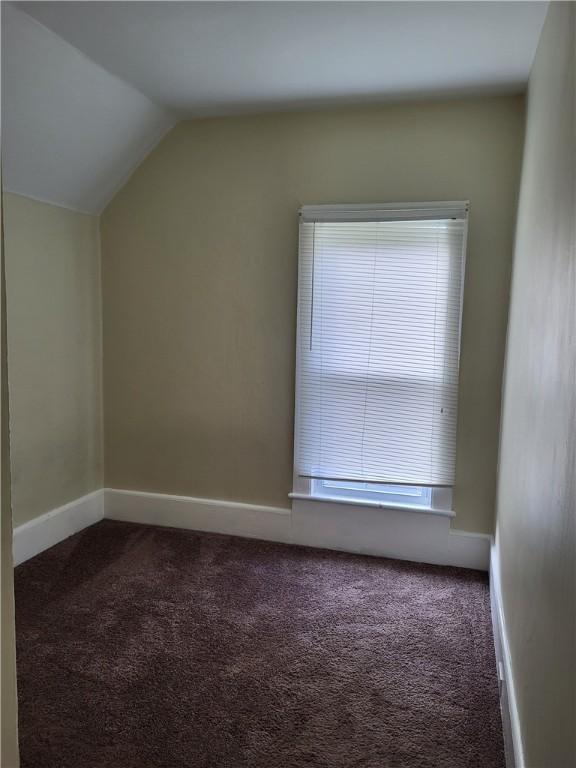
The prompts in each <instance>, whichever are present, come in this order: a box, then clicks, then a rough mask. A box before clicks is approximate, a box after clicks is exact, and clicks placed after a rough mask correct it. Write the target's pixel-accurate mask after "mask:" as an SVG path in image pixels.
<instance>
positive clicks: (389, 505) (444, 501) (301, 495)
mask: <svg viewBox="0 0 576 768" xmlns="http://www.w3.org/2000/svg"><path fill="white" fill-rule="evenodd" d="M292 487H293V491H292V493H289V494H288V497H289V498H290V499H297V500H301V501H319V502H324V503H330V504H345V505H347V506H353V507H371V508H372V509H396V510H399V511H402V512H417V513H420V514H422V515H443V516H444V517H455V515H456V513H455V512H454V511H453V509H452V488H432V501H431V505H430V506H429V507H424V506H415V505H414V504H400V503H398V502H384V501H371V500H370V499H361V498H358V499H352V498H345V497H343V496H329V495H325V494H320V493H317V492H314V491H313V480H312V479H311V478H309V477H300V476H299V475H298V474H297V473H296V471H294V473H293V479H292Z"/></svg>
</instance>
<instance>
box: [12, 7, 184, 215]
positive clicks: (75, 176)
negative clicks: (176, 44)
mask: <svg viewBox="0 0 576 768" xmlns="http://www.w3.org/2000/svg"><path fill="white" fill-rule="evenodd" d="M175 121H176V118H175V116H174V115H170V114H168V113H167V111H166V110H165V109H162V108H160V107H158V106H157V105H156V104H153V103H152V102H151V101H150V100H149V99H148V98H147V97H146V96H144V95H143V94H141V93H139V92H138V91H137V90H136V89H135V88H134V87H132V86H131V85H128V84H127V83H125V82H124V81H122V80H120V79H119V78H117V77H115V76H114V75H111V74H110V73H109V72H107V71H106V70H104V69H102V67H100V66H99V65H98V64H95V63H94V62H93V61H90V59H88V58H86V56H85V55H84V54H82V53H80V52H79V51H77V50H76V49H75V48H73V47H72V46H71V45H69V44H68V43H66V42H64V40H62V39H61V38H59V37H57V36H56V35H54V34H53V33H52V32H50V31H49V30H48V29H46V28H45V27H43V26H41V25H40V24H38V23H37V22H36V21H34V20H33V19H31V18H30V17H29V16H27V15H26V14H25V13H21V12H20V11H19V10H16V9H15V8H14V7H13V6H11V5H10V4H7V3H2V181H3V184H4V188H5V189H7V190H9V191H11V192H18V193H20V194H23V195H27V196H29V197H35V198H38V199H40V200H46V201H47V202H51V203H56V204H57V205H62V206H65V207H67V208H74V209H76V210H80V211H86V212H88V213H99V212H100V211H101V210H102V208H103V207H104V205H105V204H106V203H107V202H108V200H110V198H111V197H112V196H113V195H114V193H115V192H116V191H117V189H118V188H119V187H120V186H121V185H122V184H123V182H124V181H125V180H126V177H127V176H128V175H129V174H130V172H131V171H132V170H133V169H134V168H135V167H136V166H137V165H138V164H139V163H140V162H141V160H142V159H143V157H145V155H146V154H147V153H148V151H149V150H150V148H151V147H152V146H153V145H154V144H156V142H157V141H158V140H159V139H160V137H161V136H162V135H163V134H164V133H165V132H166V131H167V130H168V129H169V128H170V126H172V125H173V124H174V122H175Z"/></svg>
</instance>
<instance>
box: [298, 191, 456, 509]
mask: <svg viewBox="0 0 576 768" xmlns="http://www.w3.org/2000/svg"><path fill="white" fill-rule="evenodd" d="M462 208H464V210H465V212H466V227H465V230H464V241H463V268H464V270H465V262H466V247H467V237H468V212H469V201H446V202H424V203H422V202H421V203H382V204H380V203H376V204H366V205H363V204H350V205H348V204H342V205H311V206H303V207H302V208H301V209H300V212H299V216H300V220H307V217H312V219H313V220H318V218H317V217H318V216H321V217H322V220H324V221H339V220H340V221H342V220H345V221H363V220H375V219H377V220H386V219H390V220H395V221H398V220H401V219H404V220H425V219H426V218H427V216H426V215H425V214H424V215H423V212H425V211H428V212H429V217H428V218H430V219H437V218H438V212H440V211H441V212H442V213H443V214H446V215H447V216H449V214H450V212H451V211H452V210H453V211H455V212H457V211H461V210H462ZM463 291H464V280H463V281H462V286H461V296H460V304H461V308H462V303H463ZM299 315H300V307H299V306H298V307H297V316H298V320H297V326H296V328H297V330H296V332H297V333H298V328H299ZM460 322H462V309H461V311H460ZM459 338H460V341H461V333H460V334H459ZM296 364H297V365H298V356H297V359H296ZM298 403H299V376H298V371H297V372H296V379H295V415H296V414H297V413H298ZM298 429H299V425H298V420H297V418H295V424H294V463H293V480H292V492H291V493H290V494H289V497H290V498H292V499H304V500H311V501H320V502H330V503H336V504H348V505H356V506H365V507H374V508H380V509H397V510H404V511H411V512H420V513H428V514H439V515H445V516H449V517H453V516H454V515H455V513H454V511H453V487H449V486H446V487H430V491H431V493H430V505H429V506H424V505H412V504H409V503H400V502H398V501H386V500H385V498H383V499H382V500H380V499H378V500H377V499H374V500H371V499H369V498H365V497H363V496H362V495H361V494H358V495H357V496H356V497H354V496H350V497H347V496H344V495H340V494H337V495H330V494H325V493H323V490H325V489H322V488H321V486H320V484H318V481H317V480H315V479H312V478H308V477H301V476H300V475H298V474H297V472H296V461H295V459H296V446H297V439H298ZM414 487H418V486H414ZM420 487H429V486H420ZM383 497H385V494H383Z"/></svg>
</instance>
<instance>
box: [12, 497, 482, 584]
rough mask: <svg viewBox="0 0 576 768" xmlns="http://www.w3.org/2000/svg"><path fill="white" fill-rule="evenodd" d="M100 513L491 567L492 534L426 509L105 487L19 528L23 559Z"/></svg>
mask: <svg viewBox="0 0 576 768" xmlns="http://www.w3.org/2000/svg"><path fill="white" fill-rule="evenodd" d="M103 517H107V518H109V519H111V520H124V521H127V522H132V523H144V524H147V525H163V526H168V527H171V528H184V529H188V530H195V531H207V532H212V533H225V534H230V535H233V536H244V537H246V538H254V539H263V540H266V541H278V542H283V543H286V544H300V545H302V546H309V547H319V548H321V549H334V550H338V551H343V552H354V553H358V554H365V555H376V556H380V557H392V558H396V559H399V560H414V561H416V562H423V563H433V564H436V565H454V566H459V567H462V568H475V569H477V570H488V565H489V553H490V541H491V537H490V536H486V535H484V534H477V533H468V532H465V531H454V530H451V529H450V518H449V517H446V516H443V515H431V514H426V513H422V512H406V511H401V510H397V509H379V508H372V507H364V506H361V505H355V504H342V503H339V502H337V503H331V502H326V501H312V500H304V499H293V501H292V509H283V508H279V507H268V506H261V505H257V504H243V503H240V502H232V501H218V500H213V499H199V498H193V497H190V496H172V495H169V494H162V493H147V492H143V491H127V490H117V489H111V488H105V489H103V490H100V491H95V492H94V493H90V494H88V495H87V496H83V497H82V498H80V499H76V500H75V501H72V502H70V503H69V504H65V505H64V506H62V507H59V508H58V509H54V510H52V511H50V512H47V513H46V514H45V515H42V516H41V517H38V518H36V519H35V520H31V521H30V522H28V523H24V524H23V525H20V526H18V527H17V528H15V530H14V562H15V564H16V565H19V564H20V563H23V562H24V561H25V560H28V559H29V558H31V557H34V555H37V554H39V553H40V552H42V551H44V550H45V549H48V548H49V547H52V546H54V544H57V543H58V542H60V541H62V540H63V539H66V538H68V537H69V536H71V535H72V534H73V533H77V532H78V531H81V530H82V529H83V528H86V527H87V526H89V525H92V524H93V523H96V522H98V521H99V520H101V519H102V518H103Z"/></svg>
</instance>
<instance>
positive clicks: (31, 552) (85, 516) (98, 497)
mask: <svg viewBox="0 0 576 768" xmlns="http://www.w3.org/2000/svg"><path fill="white" fill-rule="evenodd" d="M103 517H104V491H103V490H102V489H100V490H98V491H93V492H92V493H88V494H86V496H81V497H80V498H79V499H74V501H70V502H68V504H64V505H63V506H61V507H57V508H56V509H51V510H50V511H49V512H46V513H45V514H44V515H41V516H40V517H35V518H34V519H33V520H30V521H29V522H27V523H23V524H22V525H19V526H18V527H16V528H14V532H13V539H12V549H13V557H14V565H20V563H23V562H24V561H25V560H29V559H30V558H31V557H34V556H35V555H38V554H39V553H40V552H43V551H44V550H45V549H48V548H49V547H53V546H54V544H58V542H60V541H63V540H64V539H67V538H68V537H69V536H72V534H74V533H78V531H81V530H82V529H83V528H86V527H88V526H89V525H93V524H94V523H97V522H98V521H99V520H102V518H103Z"/></svg>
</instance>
